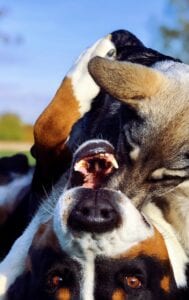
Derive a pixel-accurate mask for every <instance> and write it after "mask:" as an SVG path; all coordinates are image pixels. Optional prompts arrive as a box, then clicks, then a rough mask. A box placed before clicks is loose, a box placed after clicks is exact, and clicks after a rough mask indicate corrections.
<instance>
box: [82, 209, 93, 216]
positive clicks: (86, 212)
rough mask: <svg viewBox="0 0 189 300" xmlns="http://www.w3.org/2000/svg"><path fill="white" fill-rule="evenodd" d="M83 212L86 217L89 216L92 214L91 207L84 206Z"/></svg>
mask: <svg viewBox="0 0 189 300" xmlns="http://www.w3.org/2000/svg"><path fill="white" fill-rule="evenodd" d="M81 214H82V215H83V216H85V217H89V216H90V214H91V211H90V209H89V208H88V207H84V208H82V210H81Z"/></svg>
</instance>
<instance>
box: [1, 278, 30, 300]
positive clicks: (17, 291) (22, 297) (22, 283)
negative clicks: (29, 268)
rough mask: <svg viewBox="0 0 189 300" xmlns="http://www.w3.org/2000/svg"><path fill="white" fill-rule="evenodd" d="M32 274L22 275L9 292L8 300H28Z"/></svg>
mask: <svg viewBox="0 0 189 300" xmlns="http://www.w3.org/2000/svg"><path fill="white" fill-rule="evenodd" d="M29 282H30V272H26V273H23V274H22V275H20V276H19V277H18V278H17V279H16V280H15V282H14V283H13V284H12V285H11V286H10V288H9V289H8V291H7V295H6V299H7V300H26V299H30V298H29V297H28V293H29Z"/></svg>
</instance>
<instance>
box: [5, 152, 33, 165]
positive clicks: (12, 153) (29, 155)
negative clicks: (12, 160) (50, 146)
mask: <svg viewBox="0 0 189 300" xmlns="http://www.w3.org/2000/svg"><path fill="white" fill-rule="evenodd" d="M18 153H23V154H25V155H26V156H27V158H28V162H29V164H30V165H31V166H33V165H35V159H34V158H33V157H32V156H31V154H30V152H29V151H24V152H15V151H4V150H2V151H1V150H0V158H1V157H3V156H12V155H14V154H18Z"/></svg>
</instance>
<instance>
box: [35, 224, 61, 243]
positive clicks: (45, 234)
mask: <svg viewBox="0 0 189 300" xmlns="http://www.w3.org/2000/svg"><path fill="white" fill-rule="evenodd" d="M52 228H53V226H52V220H50V221H48V222H47V223H45V224H42V225H41V226H40V227H39V229H38V231H37V232H36V234H35V236H34V238H33V241H32V247H34V248H35V249H41V248H43V247H44V248H46V247H53V248H55V249H56V248H57V247H59V243H58V239H57V237H56V235H55V233H54V231H53V229H52Z"/></svg>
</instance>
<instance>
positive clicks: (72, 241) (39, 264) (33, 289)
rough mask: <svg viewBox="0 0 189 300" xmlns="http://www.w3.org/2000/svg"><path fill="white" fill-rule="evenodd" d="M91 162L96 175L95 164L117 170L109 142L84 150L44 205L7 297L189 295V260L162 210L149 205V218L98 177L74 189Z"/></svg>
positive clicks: (117, 299)
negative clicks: (60, 187)
mask: <svg viewBox="0 0 189 300" xmlns="http://www.w3.org/2000/svg"><path fill="white" fill-rule="evenodd" d="M97 157H98V159H97ZM99 157H100V158H99ZM84 159H85V160H87V162H88V164H90V169H91V174H93V175H94V177H95V176H96V175H97V174H96V168H95V169H94V165H96V166H97V164H98V165H99V167H100V166H101V173H103V174H101V175H107V174H110V173H112V172H114V170H115V169H116V168H117V163H116V158H115V156H114V149H113V147H112V146H111V145H110V143H108V142H104V141H101V140H99V141H96V140H94V141H91V142H87V143H84V144H82V145H81V146H80V147H79V149H78V150H77V151H76V153H75V155H74V157H73V163H72V167H71V170H70V174H69V180H68V182H67V185H66V186H65V188H64V191H62V192H61V194H60V197H59V198H58V200H57V201H54V197H56V195H52V198H50V199H49V200H48V203H47V202H46V203H45V204H44V205H43V206H42V207H41V210H40V213H41V216H40V220H41V224H40V226H39V227H38V230H37V231H36V232H35V235H34V238H33V240H32V243H31V246H30V248H29V251H28V253H27V258H26V260H25V262H24V264H23V270H22V273H21V274H20V275H19V276H18V277H17V278H16V280H15V282H14V283H13V284H12V285H11V286H10V288H9V290H8V292H7V297H6V299H7V300H22V299H27V300H30V299H32V300H33V299H36V300H38V299H40V300H43V299H45V300H47V299H51V300H52V299H54V300H55V299H56V300H60V299H61V300H68V299H70V300H71V299H72V300H74V299H75V300H76V299H77V300H78V299H83V300H92V299H102V300H103V299H104V300H105V299H106V300H110V299H111V300H112V299H113V300H126V299H127V300H130V299H136V300H137V299H140V300H142V299H149V300H156V299H157V300H159V299H161V300H169V299H171V300H172V299H177V300H179V299H182V300H184V299H188V291H187V290H186V286H187V276H186V269H187V268H188V258H187V257H186V254H185V252H184V251H183V248H182V246H181V244H180V243H179V241H178V239H177V237H176V234H175V232H174V230H173V229H172V227H171V226H170V224H168V223H167V222H166V221H165V220H164V217H163V215H162V213H161V211H160V209H159V208H158V207H157V206H156V205H155V204H152V203H150V204H149V205H147V207H146V212H145V215H144V214H143V213H141V212H140V211H139V210H137V209H136V207H135V206H134V205H133V203H132V202H131V201H130V200H129V199H128V198H127V197H126V196H125V195H124V194H123V193H122V192H120V191H115V190H110V189H107V188H101V189H94V188H92V187H89V185H90V184H91V180H89V181H90V182H85V184H84V186H75V184H76V182H77V175H78V174H77V173H78V172H80V171H81V170H82V172H83V171H84V170H83V168H84V169H85V167H84V164H83V160H84ZM103 161H104V165H103V164H102V162H103ZM85 162H86V161H85ZM102 165H103V168H102ZM98 171H99V168H98ZM99 172H100V171H99ZM98 175H100V173H98ZM88 179H89V178H88ZM92 181H93V180H92ZM86 185H87V186H88V187H86ZM53 204H54V205H53ZM154 224H157V226H156V225H154ZM22 246H24V245H22Z"/></svg>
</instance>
